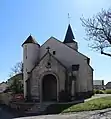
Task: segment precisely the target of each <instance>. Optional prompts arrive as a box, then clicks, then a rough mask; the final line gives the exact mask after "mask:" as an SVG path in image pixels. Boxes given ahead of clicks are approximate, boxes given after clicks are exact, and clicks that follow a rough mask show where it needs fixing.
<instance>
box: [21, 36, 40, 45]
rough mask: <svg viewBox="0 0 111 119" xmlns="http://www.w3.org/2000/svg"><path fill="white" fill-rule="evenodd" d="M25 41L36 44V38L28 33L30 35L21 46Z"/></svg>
mask: <svg viewBox="0 0 111 119" xmlns="http://www.w3.org/2000/svg"><path fill="white" fill-rule="evenodd" d="M27 43H34V44H38V43H37V42H36V40H35V39H34V38H33V37H32V36H31V34H30V36H29V37H28V38H27V39H26V41H25V42H24V43H23V44H22V46H23V45H24V44H27Z"/></svg>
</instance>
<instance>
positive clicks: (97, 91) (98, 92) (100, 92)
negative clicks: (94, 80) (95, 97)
mask: <svg viewBox="0 0 111 119" xmlns="http://www.w3.org/2000/svg"><path fill="white" fill-rule="evenodd" d="M93 93H94V94H104V93H105V92H104V91H103V90H96V89H94V91H93Z"/></svg>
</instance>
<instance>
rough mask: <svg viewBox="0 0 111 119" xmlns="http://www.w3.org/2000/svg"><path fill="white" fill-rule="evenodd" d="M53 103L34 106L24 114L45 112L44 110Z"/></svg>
mask: <svg viewBox="0 0 111 119" xmlns="http://www.w3.org/2000/svg"><path fill="white" fill-rule="evenodd" d="M51 104H53V103H42V104H40V103H38V104H35V105H34V106H33V107H31V108H30V109H28V110H27V111H26V113H41V112H43V111H45V109H46V108H47V107H48V106H49V105H51Z"/></svg>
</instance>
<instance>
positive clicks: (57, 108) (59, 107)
mask: <svg viewBox="0 0 111 119" xmlns="http://www.w3.org/2000/svg"><path fill="white" fill-rule="evenodd" d="M83 102H84V100H81V101H78V102H76V103H75V102H69V103H57V104H51V105H50V106H48V107H47V108H46V110H45V111H43V112H41V113H30V114H26V113H24V112H22V111H20V110H16V109H12V108H10V107H9V106H6V105H0V108H1V109H2V111H1V113H2V116H3V117H2V118H1V117H0V119H5V116H6V114H7V115H10V117H8V119H13V118H19V117H28V116H38V115H47V114H59V113H61V112H62V111H63V110H65V109H67V108H69V107H71V106H72V105H75V104H78V103H83Z"/></svg>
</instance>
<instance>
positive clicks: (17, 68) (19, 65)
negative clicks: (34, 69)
mask: <svg viewBox="0 0 111 119" xmlns="http://www.w3.org/2000/svg"><path fill="white" fill-rule="evenodd" d="M11 70H12V72H11V73H10V77H12V76H14V75H16V74H20V73H23V63H22V62H18V63H16V64H15V65H14V67H13V68H11Z"/></svg>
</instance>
